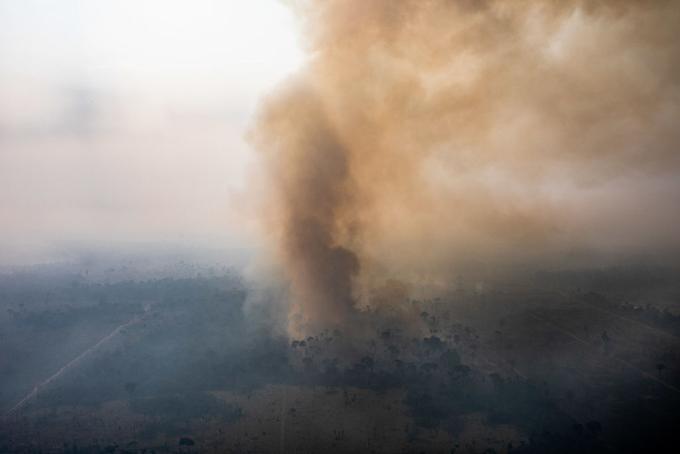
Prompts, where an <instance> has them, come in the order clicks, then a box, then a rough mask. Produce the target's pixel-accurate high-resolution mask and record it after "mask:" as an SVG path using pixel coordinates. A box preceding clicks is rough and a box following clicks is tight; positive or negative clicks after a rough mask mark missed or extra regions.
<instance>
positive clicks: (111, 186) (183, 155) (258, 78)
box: [0, 0, 303, 264]
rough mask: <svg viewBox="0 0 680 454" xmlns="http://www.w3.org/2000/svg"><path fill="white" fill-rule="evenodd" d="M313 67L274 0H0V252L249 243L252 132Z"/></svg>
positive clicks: (7, 260)
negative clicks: (283, 90) (292, 77)
mask: <svg viewBox="0 0 680 454" xmlns="http://www.w3.org/2000/svg"><path fill="white" fill-rule="evenodd" d="M302 60H303V55H302V52H301V51H300V49H299V46H298V36H297V32H296V24H295V21H294V18H293V17H292V15H291V13H290V11H289V10H287V9H286V8H285V7H284V6H283V5H282V4H281V3H280V2H277V1H275V0H248V1H242V0H226V1H225V0H222V1H216V0H215V1H211V0H191V1H189V0H186V1H181V0H115V1H113V0H108V1H107V0H82V1H78V0H58V1H57V0H0V100H1V101H0V216H1V217H2V219H0V250H2V251H3V252H2V254H0V255H1V256H2V257H1V258H0V261H1V262H2V263H3V264H11V263H25V262H33V261H43V260H48V259H50V257H49V251H50V250H52V249H53V248H54V247H55V246H59V245H61V244H63V243H73V242H76V243H77V242H81V241H82V242H84V243H95V244H96V243H98V242H111V241H113V242H116V241H142V242H146V241H169V242H174V241H188V242H191V241H203V242H211V241H215V242H217V243H220V245H225V244H227V245H228V243H230V242H234V241H236V242H239V243H241V242H243V241H246V240H248V238H249V236H248V225H244V223H245V221H244V220H243V218H242V217H239V216H238V212H239V211H241V210H243V209H247V207H242V206H239V200H240V198H239V194H240V192H241V191H243V190H244V188H245V183H246V180H247V175H248V170H247V169H248V165H249V162H251V161H252V159H253V157H252V152H251V151H250V149H249V146H248V144H247V143H246V142H245V140H244V133H245V132H246V131H247V130H248V127H249V125H250V124H251V120H252V115H253V112H254V109H255V108H256V107H257V103H258V100H259V99H260V98H261V97H262V96H263V95H264V94H266V93H267V92H268V91H271V90H272V88H273V87H274V86H275V85H276V83H277V82H278V81H280V80H282V79H284V78H285V77H286V75H287V74H290V73H292V72H294V71H295V70H296V69H297V68H299V67H300V66H301V64H302Z"/></svg>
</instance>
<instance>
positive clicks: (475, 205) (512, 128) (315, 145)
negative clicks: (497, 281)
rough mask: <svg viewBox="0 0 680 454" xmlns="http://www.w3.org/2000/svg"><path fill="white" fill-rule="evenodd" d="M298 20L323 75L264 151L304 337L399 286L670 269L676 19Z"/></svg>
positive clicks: (271, 210)
mask: <svg viewBox="0 0 680 454" xmlns="http://www.w3.org/2000/svg"><path fill="white" fill-rule="evenodd" d="M291 4H292V8H293V9H294V10H295V11H296V12H297V14H298V15H299V16H300V17H301V19H302V23H303V27H304V30H305V34H304V36H305V38H306V41H305V42H306V43H307V46H308V51H309V52H310V55H311V59H310V61H309V62H308V64H307V66H306V67H305V68H304V70H303V71H302V72H301V73H300V74H298V75H297V76H295V77H293V78H291V79H290V80H288V81H287V82H286V83H284V84H283V85H282V86H281V87H280V89H279V90H278V91H277V92H275V93H274V94H272V95H271V96H270V97H269V99H268V100H267V101H266V102H265V104H264V106H263V108H262V109H261V112H260V115H259V119H258V122H257V126H256V127H255V128H254V130H253V132H252V141H253V143H254V144H255V145H256V146H257V147H258V149H259V150H260V151H261V156H262V160H263V169H262V172H261V175H260V177H261V178H260V180H258V181H261V182H262V183H263V184H265V185H269V186H268V187H269V189H268V192H266V195H265V197H264V202H263V203H262V207H263V208H262V210H263V213H264V215H263V219H264V226H265V229H266V230H267V231H268V232H269V234H270V235H269V239H270V241H271V242H272V244H273V245H274V246H273V247H274V248H275V250H276V251H278V257H279V259H280V262H281V266H282V267H283V268H284V269H285V271H286V273H287V277H288V279H289V280H290V281H291V295H292V297H291V300H292V301H293V303H294V305H297V309H294V311H295V310H298V309H299V311H300V312H301V313H302V314H303V316H304V317H305V318H306V320H307V321H309V322H311V323H312V324H313V323H315V321H316V322H319V323H321V324H322V325H324V324H330V325H335V324H337V323H341V322H342V321H343V320H347V316H348V313H351V312H352V311H353V310H354V308H356V307H365V306H375V305H377V304H380V301H381V298H380V293H381V290H380V289H382V288H384V287H385V282H386V281H387V280H388V279H393V280H394V279H396V280H397V281H398V282H399V284H398V286H400V288H401V289H402V290H404V291H405V289H408V288H413V287H414V286H415V287H417V286H423V285H428V286H435V287H436V286H437V285H441V286H446V285H448V283H450V282H451V281H452V280H453V279H454V278H456V277H458V276H461V275H465V274H472V275H474V274H479V275H482V276H489V275H494V274H511V273H516V272H518V271H519V270H524V269H528V270H532V269H537V268H540V267H549V268H550V267H570V266H583V265H586V264H587V265H588V266H600V265H607V264H611V263H616V262H617V261H618V262H621V261H623V262H627V261H640V262H643V263H644V262H655V263H656V262H662V263H669V262H674V261H675V260H676V258H677V256H678V255H677V254H678V252H679V246H680V241H679V240H678V236H677V233H676V232H675V226H677V224H678V221H680V219H679V218H680V210H678V208H677V207H678V202H679V201H680V178H679V172H680V160H679V154H678V145H680V131H679V130H678V128H677V118H678V115H679V113H680V112H679V109H680V91H679V88H680V87H679V83H680V77H679V76H680V74H679V70H680V45H678V40H677V24H678V23H679V22H680V4H679V3H678V2H672V1H656V2H638V1H575V0H574V1H558V2H554V1H518V2H505V1H480V2H472V1H448V0H447V1H445V0H432V1H401V2H394V1H388V0H384V1H371V2H365V1H359V0H357V1H345V0H342V1H300V2H291ZM393 284H394V281H393Z"/></svg>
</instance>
